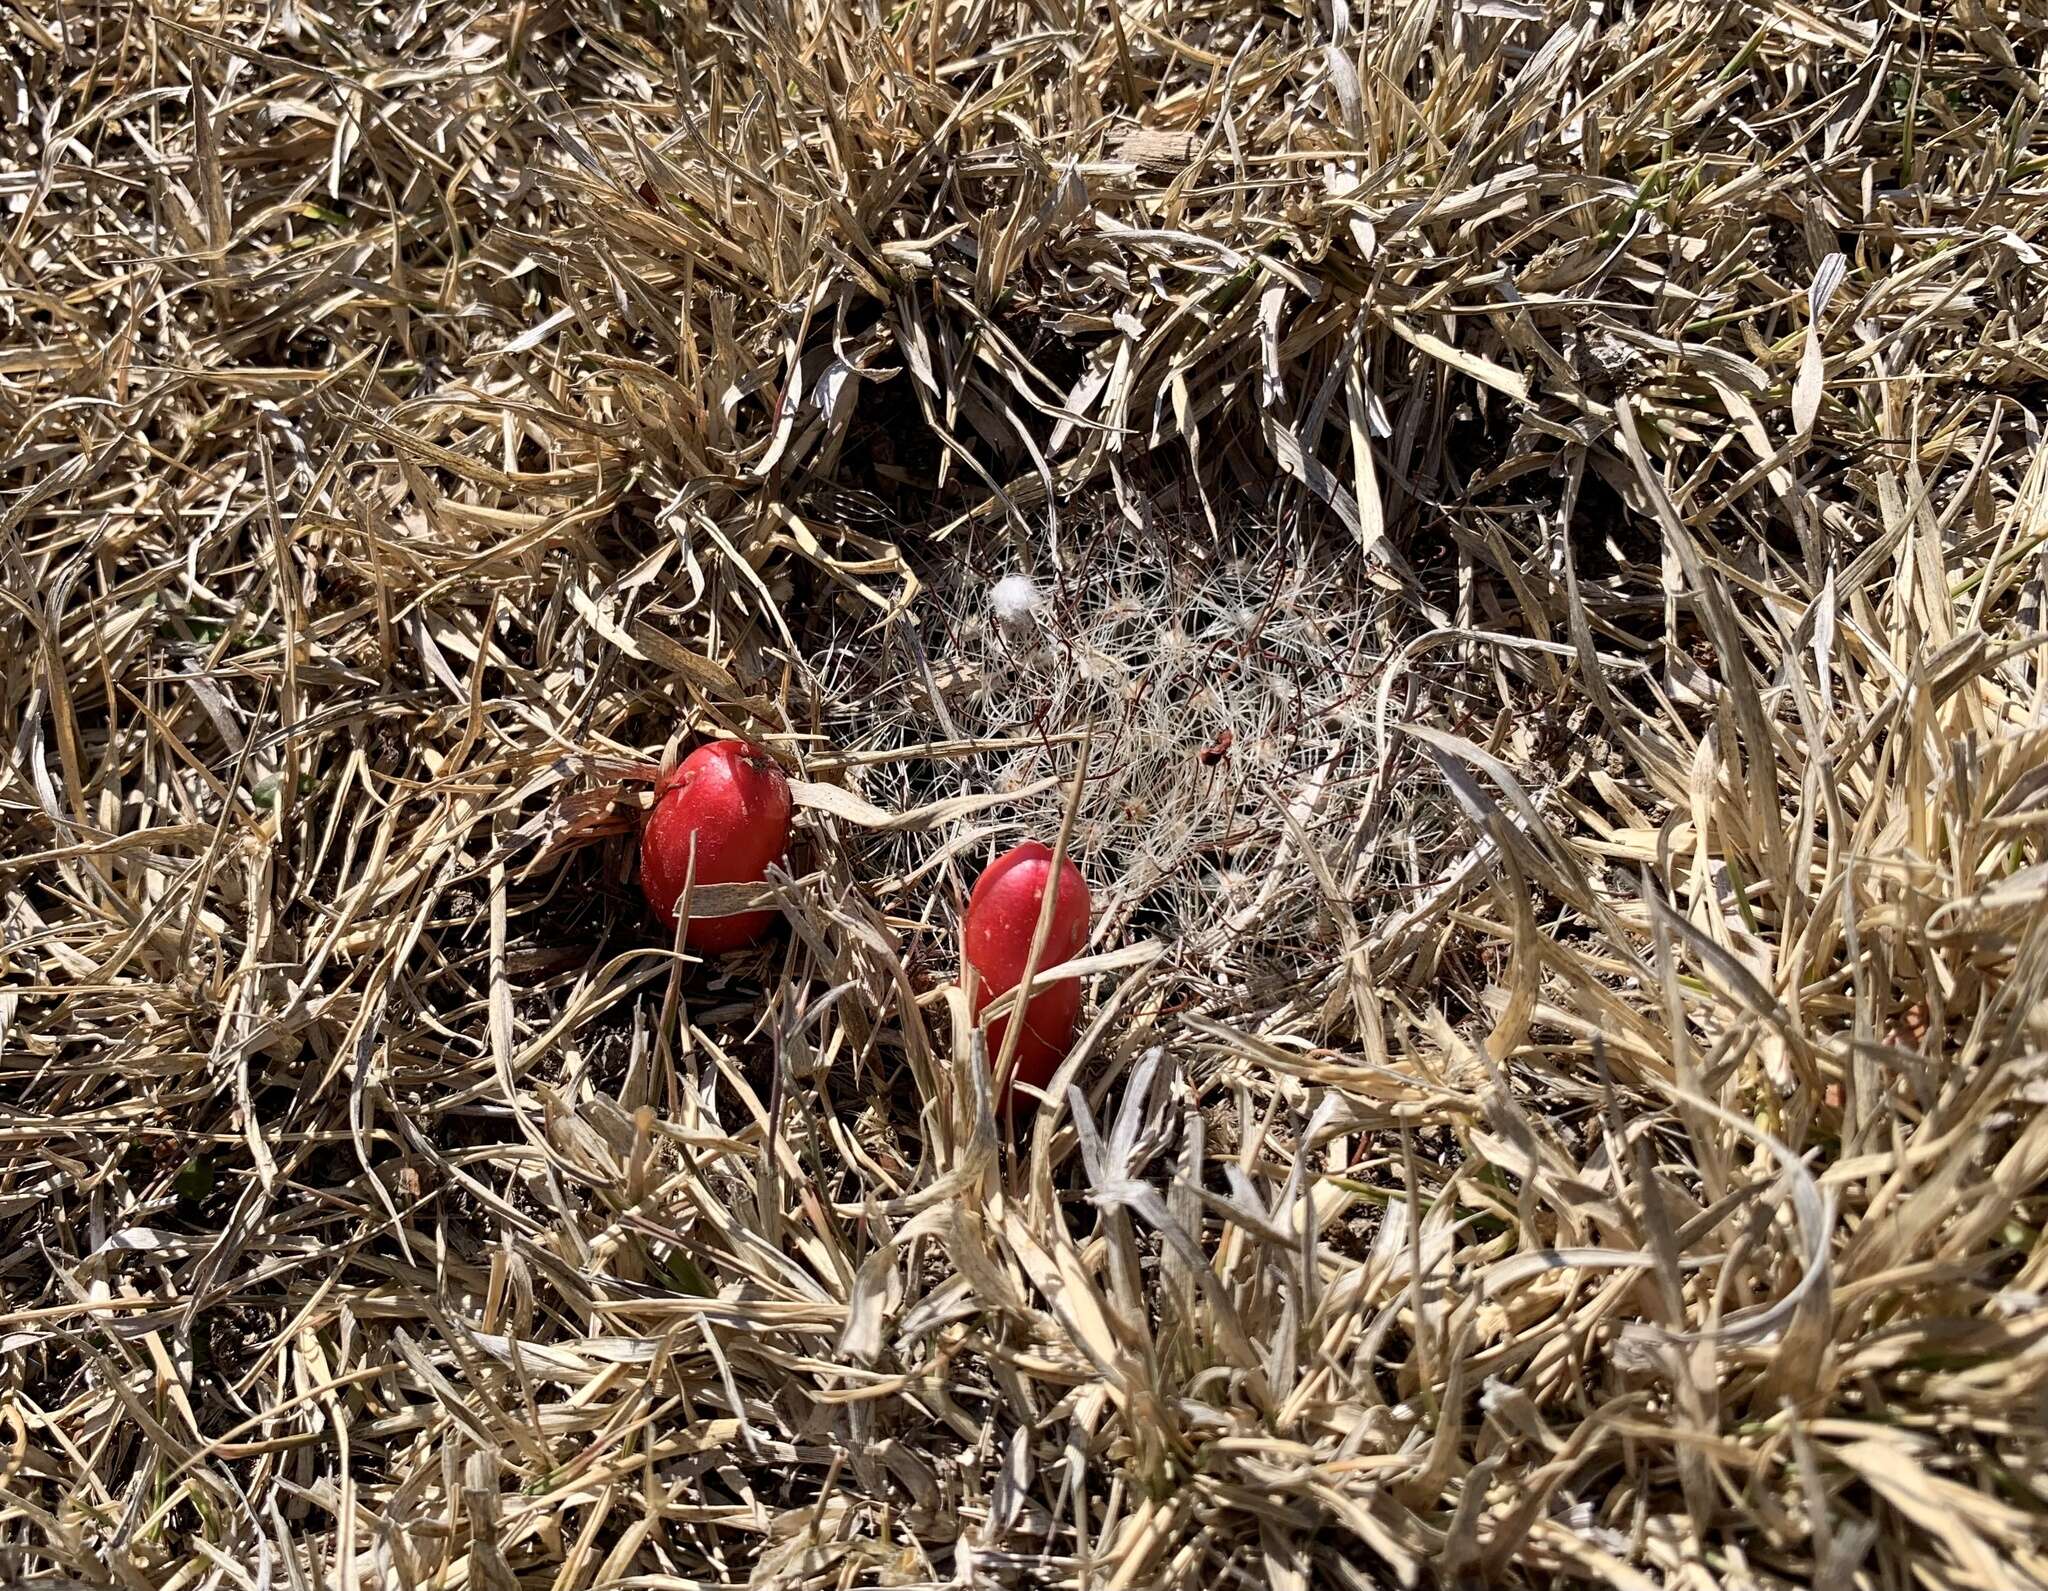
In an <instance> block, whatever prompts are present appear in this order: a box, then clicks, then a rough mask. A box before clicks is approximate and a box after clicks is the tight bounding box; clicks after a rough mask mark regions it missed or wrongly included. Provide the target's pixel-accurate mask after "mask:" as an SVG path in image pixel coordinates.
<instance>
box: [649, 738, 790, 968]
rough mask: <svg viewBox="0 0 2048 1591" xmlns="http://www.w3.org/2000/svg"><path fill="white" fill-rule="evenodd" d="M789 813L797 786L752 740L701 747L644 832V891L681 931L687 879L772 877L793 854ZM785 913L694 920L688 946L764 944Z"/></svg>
mask: <svg viewBox="0 0 2048 1591" xmlns="http://www.w3.org/2000/svg"><path fill="white" fill-rule="evenodd" d="M789 811H790V806H789V781H788V780H787V779H785V778H784V777H783V774H782V769H781V768H780V767H779V766H777V764H776V761H775V759H774V758H773V757H771V756H769V755H768V753H767V752H765V751H763V750H762V749H761V748H760V747H759V746H756V745H753V744H751V743H750V742H748V741H744V740H714V741H712V742H711V743H710V744H709V745H707V746H699V747H698V748H697V749H696V750H695V751H693V752H691V753H690V754H689V756H687V757H685V758H684V759H683V760H682V763H681V765H680V766H678V767H677V769H676V770H675V772H674V773H672V774H670V775H669V776H668V778H666V779H665V780H663V781H662V782H661V783H660V784H659V785H658V786H656V787H655V792H654V808H653V810H652V811H650V812H649V813H648V814H647V821H646V823H645V825H644V826H643V827H642V828H641V830H640V890H641V893H642V894H644V895H645V896H646V897H647V904H648V905H650V906H652V907H653V908H654V909H655V911H656V912H657V913H658V914H659V915H660V917H661V919H662V921H664V922H665V923H667V924H668V926H669V930H670V932H674V930H675V925H676V904H677V902H678V901H679V900H681V898H682V894H683V881H684V880H685V879H688V878H693V877H694V879H695V881H696V883H698V884H752V883H756V882H758V881H759V880H761V879H763V878H765V877H767V876H768V864H769V863H771V862H776V861H780V860H781V858H782V856H783V853H784V852H786V851H787V850H788V849H789ZM693 840H694V841H695V843H696V850H697V861H696V871H695V873H694V874H693V873H692V872H691V865H690V846H691V842H692V841H693ZM778 915H779V914H778V913H776V912H772V911H758V912H742V913H740V914H739V915H738V916H736V917H692V918H691V919H690V922H689V926H688V927H686V928H685V929H684V930H683V943H684V944H686V945H688V946H689V947H690V948H691V949H692V950H707V951H717V950H732V949H736V948H737V947H739V946H740V945H747V944H752V943H753V942H754V941H755V940H756V939H759V938H760V937H761V936H762V935H763V934H764V933H766V932H767V931H768V930H769V928H770V927H772V926H773V925H774V923H775V920H776V918H777V916H778Z"/></svg>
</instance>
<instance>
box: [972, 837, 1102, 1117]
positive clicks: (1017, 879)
mask: <svg viewBox="0 0 2048 1591" xmlns="http://www.w3.org/2000/svg"><path fill="white" fill-rule="evenodd" d="M1051 872H1052V851H1051V850H1050V849H1049V848H1048V847H1046V846H1043V845H1040V844H1039V843H1038V842H1037V841H1036V840H1027V841H1026V842H1025V843H1024V844H1022V845H1020V846H1018V847H1017V848H1016V849H1015V850H1013V851H1007V852H1005V853H1004V854H1003V855H1001V856H999V857H997V858H996V859H995V860H994V861H993V862H991V863H990V864H989V865H988V870H987V871H986V872H984V873H983V874H982V875H981V877H980V878H979V879H977V880H976V881H975V885H974V893H973V895H971V896H970V897H969V898H968V901H967V959H968V961H969V962H970V963H971V964H972V965H973V967H974V970H975V971H976V972H977V973H979V974H980V978H981V987H980V989H979V991H978V992H977V994H976V997H975V1003H974V1011H975V1015H976V1016H979V1015H980V1014H981V1009H982V1007H983V1006H985V1005H987V1004H988V1003H989V1002H990V1001H991V1000H993V999H995V998H996V997H997V996H998V995H1002V994H1007V993H1009V992H1010V990H1012V989H1014V988H1016V987H1017V985H1018V984H1019V983H1021V982H1022V981H1023V979H1024V963H1025V962H1026V961H1027V960H1028V959H1029V958H1030V955H1031V936H1032V934H1033V933H1034V932H1036V931H1037V928H1038V908H1039V905H1040V903H1041V902H1042V901H1043V900H1044V899H1045V891H1046V881H1047V879H1048V878H1049V877H1050V876H1051ZM1087 943H1088V883H1087V880H1085V879H1084V878H1082V877H1081V870H1080V869H1079V868H1078V867H1076V866H1075V865H1074V864H1073V863H1072V862H1071V861H1067V860H1064V859H1063V860H1062V861H1061V863H1060V881H1059V888H1058V889H1057V891H1055V893H1054V896H1053V910H1052V922H1051V924H1050V926H1049V927H1048V929H1047V931H1046V938H1045V949H1044V950H1043V951H1042V952H1041V953H1040V954H1039V958H1038V965H1039V967H1040V969H1041V970H1042V969H1044V968H1046V967H1056V966H1058V965H1059V964H1060V963H1061V962H1063V961H1072V960H1073V959H1074V957H1076V956H1078V955H1079V954H1080V953H1081V949H1082V947H1083V946H1084V945H1086V944H1087ZM1080 1016H1081V984H1080V980H1079V979H1075V978H1067V979H1064V980H1062V981H1061V982H1059V983H1055V984H1050V985H1048V986H1047V987H1045V988H1043V989H1041V990H1040V991H1039V992H1038V993H1037V994H1035V995H1033V996H1032V997H1031V999H1030V1000H1029V1001H1028V1002H1027V1003H1026V1005H1025V1007H1024V1031H1023V1032H1022V1033H1021V1034H1019V1035H1018V1038H1017V1063H1016V1071H1015V1073H1014V1076H1015V1079H1016V1080H1017V1081H1019V1082H1025V1083H1029V1084H1031V1085H1032V1086H1033V1087H1034V1088H1043V1087H1044V1086H1045V1085H1046V1084H1047V1083H1049V1082H1050V1081H1052V1074H1053V1073H1054V1072H1056V1071H1058V1070H1059V1065H1060V1062H1061V1061H1063V1060H1065V1059H1066V1056H1067V1051H1068V1050H1070V1049H1071V1048H1073V1044H1074V1028H1075V1025H1076V1024H1077V1023H1078V1022H1079V1020H1080ZM1008 1027H1009V1018H1008V1017H1003V1018H999V1019H998V1020H996V1021H994V1022H992V1023H990V1024H989V1030H988V1054H989V1060H990V1061H991V1062H993V1061H995V1060H997V1059H999V1058H1000V1057H1001V1055H1002V1053H1003V1034H1004V1032H1005V1030H1006V1029H1007V1028H1008Z"/></svg>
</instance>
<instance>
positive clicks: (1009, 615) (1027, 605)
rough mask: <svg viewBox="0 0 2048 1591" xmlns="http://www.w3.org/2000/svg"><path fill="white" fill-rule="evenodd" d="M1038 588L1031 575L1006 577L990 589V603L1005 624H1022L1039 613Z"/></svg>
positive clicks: (998, 617)
mask: <svg viewBox="0 0 2048 1591" xmlns="http://www.w3.org/2000/svg"><path fill="white" fill-rule="evenodd" d="M1039 601H1040V598H1039V595H1038V587H1037V585H1036V584H1035V583H1033V581H1032V579H1031V576H1029V575H1004V576H1003V578H1002V579H1000V580H998V581H997V582H996V583H995V584H994V585H993V586H991V587H989V593H988V603H989V606H990V607H992V608H994V609H995V611H996V618H997V619H998V620H999V621H1000V622H1002V623H1004V624H1021V623H1022V622H1023V621H1024V620H1026V619H1029V618H1031V617H1033V616H1034V615H1035V614H1036V613H1037V612H1038V605H1039Z"/></svg>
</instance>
